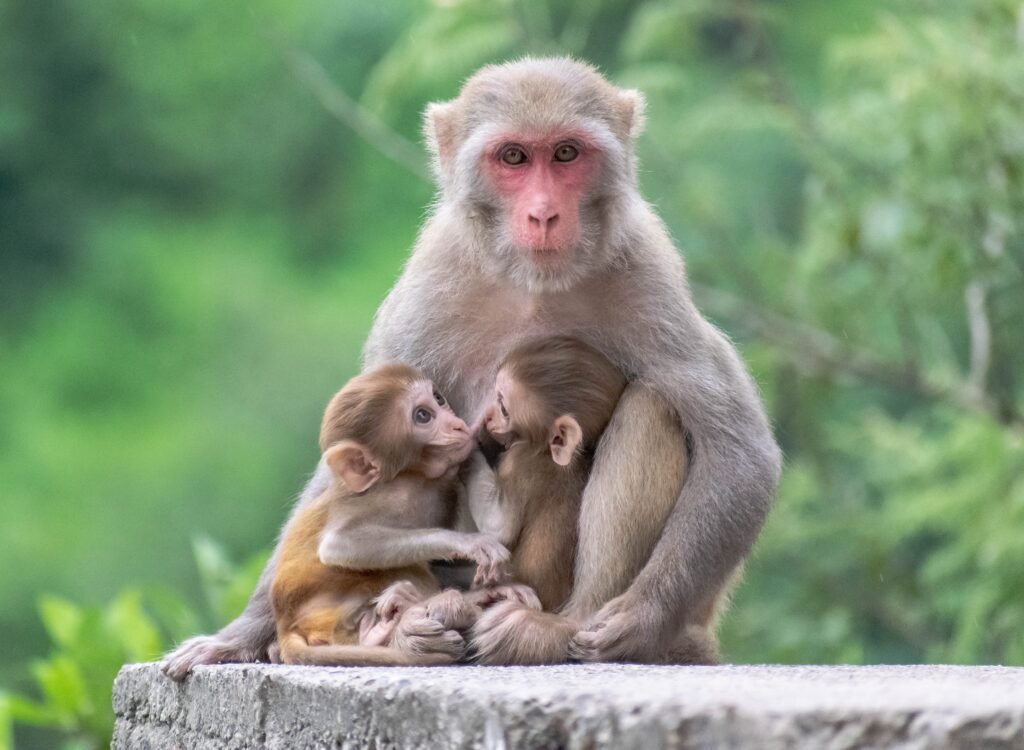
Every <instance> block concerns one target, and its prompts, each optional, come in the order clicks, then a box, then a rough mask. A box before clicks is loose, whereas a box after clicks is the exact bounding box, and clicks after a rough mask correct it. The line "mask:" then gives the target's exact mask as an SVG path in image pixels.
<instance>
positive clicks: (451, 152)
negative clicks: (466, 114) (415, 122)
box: [423, 101, 457, 171]
mask: <svg viewBox="0 0 1024 750" xmlns="http://www.w3.org/2000/svg"><path fill="white" fill-rule="evenodd" d="M456 106H457V105H456V102H455V101H450V102H432V103H430V104H428V105H427V109H426V111H425V112H424V113H423V137H424V138H425V139H426V141H427V148H428V149H430V153H431V154H433V155H434V158H435V159H436V160H437V164H438V166H440V168H441V170H442V171H447V170H448V169H449V167H450V166H451V163H452V160H453V159H454V158H455V146H456V144H455V136H456V123H455V119H456V114H455V113H456Z"/></svg>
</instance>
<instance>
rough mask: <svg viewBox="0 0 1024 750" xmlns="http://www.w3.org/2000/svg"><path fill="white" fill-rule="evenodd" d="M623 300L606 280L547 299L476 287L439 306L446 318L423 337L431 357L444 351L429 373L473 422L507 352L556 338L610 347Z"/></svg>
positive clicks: (620, 292) (617, 288)
mask: <svg viewBox="0 0 1024 750" xmlns="http://www.w3.org/2000/svg"><path fill="white" fill-rule="evenodd" d="M627 298H628V296H627V295H626V293H625V292H624V291H623V289H622V286H621V284H618V283H615V282H614V280H606V279H600V280H595V281H592V282H589V283H584V284H581V285H579V286H578V287H575V288H573V289H570V290H566V291H559V292H552V293H545V294H529V293H527V292H525V291H521V290H517V289H514V288H507V287H497V286H493V285H489V284H477V285H474V286H472V287H467V288H464V289H463V290H462V293H461V294H460V295H459V296H458V298H457V299H455V300H449V301H448V303H447V304H446V305H443V306H441V308H440V309H442V310H444V311H445V312H446V314H445V315H441V316H437V317H435V318H434V319H433V320H432V321H431V325H430V326H429V329H430V330H427V329H424V330H421V334H422V335H424V336H426V337H428V338H429V339H430V340H431V341H432V342H433V347H432V348H433V351H434V352H435V355H436V354H440V353H441V352H442V351H443V352H444V355H442V357H441V361H436V362H434V363H431V364H433V365H434V367H433V368H431V369H432V370H433V371H434V372H435V373H438V374H437V375H436V377H437V378H438V379H439V380H440V381H441V382H443V383H445V384H446V387H447V388H448V390H449V394H450V397H451V398H453V399H454V400H455V404H456V405H457V406H459V407H461V412H460V413H461V414H462V416H464V417H465V418H467V419H470V420H472V419H473V418H475V417H476V415H477V414H478V413H479V410H480V408H481V407H482V405H483V404H484V402H485V401H486V400H487V399H488V398H489V396H490V394H491V392H492V389H493V386H494V376H495V375H496V373H497V369H498V365H499V364H500V363H501V361H502V360H503V359H504V358H505V356H506V355H507V354H508V353H509V351H511V350H512V349H513V348H515V347H516V346H517V345H519V344H521V343H522V342H524V341H527V340H529V339H532V338H536V337H543V336H555V335H569V336H576V337H579V338H581V339H583V340H585V341H587V342H588V343H591V344H593V345H595V346H597V347H598V348H604V347H605V346H612V347H613V348H614V346H615V344H614V339H615V337H616V331H618V330H619V329H620V328H621V326H618V325H616V323H615V316H616V315H621V314H623V313H624V312H626V310H625V307H624V306H625V305H626V304H627Z"/></svg>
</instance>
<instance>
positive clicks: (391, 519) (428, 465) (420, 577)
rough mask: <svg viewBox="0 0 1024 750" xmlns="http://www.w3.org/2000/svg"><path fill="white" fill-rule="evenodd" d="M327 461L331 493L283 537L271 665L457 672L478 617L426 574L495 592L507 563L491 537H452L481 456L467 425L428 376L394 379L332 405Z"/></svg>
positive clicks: (348, 391) (305, 510)
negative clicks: (459, 567)
mask: <svg viewBox="0 0 1024 750" xmlns="http://www.w3.org/2000/svg"><path fill="white" fill-rule="evenodd" d="M320 447H321V450H322V451H323V460H324V462H325V463H326V464H327V466H328V467H329V468H330V471H331V479H330V484H329V485H328V487H327V489H326V490H325V491H324V492H323V493H322V494H321V495H320V496H319V497H317V498H315V499H313V500H312V501H311V502H309V503H308V504H306V505H303V506H302V507H300V508H299V509H298V511H297V512H296V513H295V514H294V515H293V516H292V518H291V519H290V520H289V521H288V523H287V525H286V526H285V528H284V532H283V534H282V540H281V545H280V548H279V555H278V560H277V568H276V574H275V577H274V580H273V584H272V587H271V599H272V603H273V607H274V615H275V618H276V621H277V639H278V643H277V649H276V650H275V654H274V655H275V656H277V658H278V659H279V660H280V661H283V662H284V663H286V664H322V665H334V666H371V665H399V664H404V665H431V664H447V663H451V662H453V661H456V660H457V659H458V658H460V657H461V656H462V655H463V652H464V650H465V642H464V641H463V638H462V635H461V633H460V632H459V631H462V630H465V629H467V628H468V627H469V626H470V625H471V624H472V621H473V619H474V618H475V616H476V615H477V614H478V613H479V609H478V608H477V607H476V604H475V603H474V602H473V601H472V599H471V598H466V597H464V596H463V595H462V594H461V593H460V592H458V591H446V592H444V593H441V592H440V587H439V585H438V583H437V580H436V579H435V578H434V576H433V575H432V574H431V572H430V569H429V567H428V562H429V561H431V560H443V559H446V560H450V559H456V558H458V559H465V560H471V561H473V562H475V563H476V564H477V569H476V583H480V584H493V583H497V582H499V581H500V580H501V579H502V577H503V576H504V575H505V572H506V571H505V568H506V567H507V563H508V559H509V552H508V550H507V549H505V547H504V546H502V544H501V543H500V542H499V541H498V540H497V539H496V538H494V537H493V536H489V535H487V534H466V533H460V532H456V531H451V530H448V529H447V528H443V527H445V526H448V525H450V522H451V520H452V517H453V515H454V513H455V504H456V499H457V497H456V495H457V491H456V490H457V484H456V477H455V475H456V473H457V471H458V466H459V464H461V463H462V462H463V461H465V459H466V458H467V457H468V456H469V454H470V453H471V452H472V450H473V448H474V440H473V437H472V435H471V434H470V431H469V429H468V428H467V427H466V424H465V423H464V422H463V421H462V420H461V419H459V418H458V417H457V416H456V415H455V414H454V413H453V412H452V410H451V408H450V407H449V406H448V404H447V403H446V401H445V399H444V398H443V397H442V396H441V395H440V394H439V393H438V392H437V391H436V390H435V389H434V387H433V385H432V384H431V382H430V381H429V380H428V379H427V378H425V377H424V376H423V375H422V374H421V373H419V372H418V371H417V370H415V369H413V368H411V367H407V366H405V365H386V366H384V367H380V368H378V369H375V370H373V371H371V372H368V373H365V374H363V375H360V376H358V377H356V378H353V379H352V380H351V381H350V382H349V383H348V384H347V385H346V386H345V387H344V388H342V389H341V391H340V392H338V393H337V394H336V395H335V396H334V398H333V399H332V400H331V402H330V404H329V405H328V407H327V411H326V413H325V414H324V419H323V425H322V427H321V431H320ZM488 597H490V598H494V597H493V596H491V595H485V596H484V599H482V601H484V600H486V599H487V598H488ZM498 598H500V597H498Z"/></svg>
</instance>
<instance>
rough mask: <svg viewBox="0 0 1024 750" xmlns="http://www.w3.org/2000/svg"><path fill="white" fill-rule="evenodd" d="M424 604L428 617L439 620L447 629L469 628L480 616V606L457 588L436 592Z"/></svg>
mask: <svg viewBox="0 0 1024 750" xmlns="http://www.w3.org/2000/svg"><path fill="white" fill-rule="evenodd" d="M423 606H424V607H426V614H427V617H429V618H431V619H433V620H437V621H438V622H439V623H441V624H442V625H443V626H444V627H445V629H446V630H468V629H469V626H470V625H472V624H473V623H474V622H476V618H477V617H479V616H480V608H479V607H477V606H476V604H475V603H474V602H473V601H471V600H470V599H468V598H467V597H466V596H465V595H463V593H462V592H461V591H458V590H457V589H448V590H447V591H442V592H441V593H440V594H435V595H434V596H432V597H430V598H429V599H427V601H425V602H424V603H423Z"/></svg>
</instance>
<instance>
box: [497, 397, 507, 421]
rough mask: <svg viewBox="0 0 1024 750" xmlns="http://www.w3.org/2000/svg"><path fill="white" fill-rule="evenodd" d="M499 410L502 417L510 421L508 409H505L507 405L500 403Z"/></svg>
mask: <svg viewBox="0 0 1024 750" xmlns="http://www.w3.org/2000/svg"><path fill="white" fill-rule="evenodd" d="M498 408H499V409H501V416H503V417H504V418H505V419H508V409H506V408H505V404H504V403H502V402H501V401H499V402H498Z"/></svg>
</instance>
